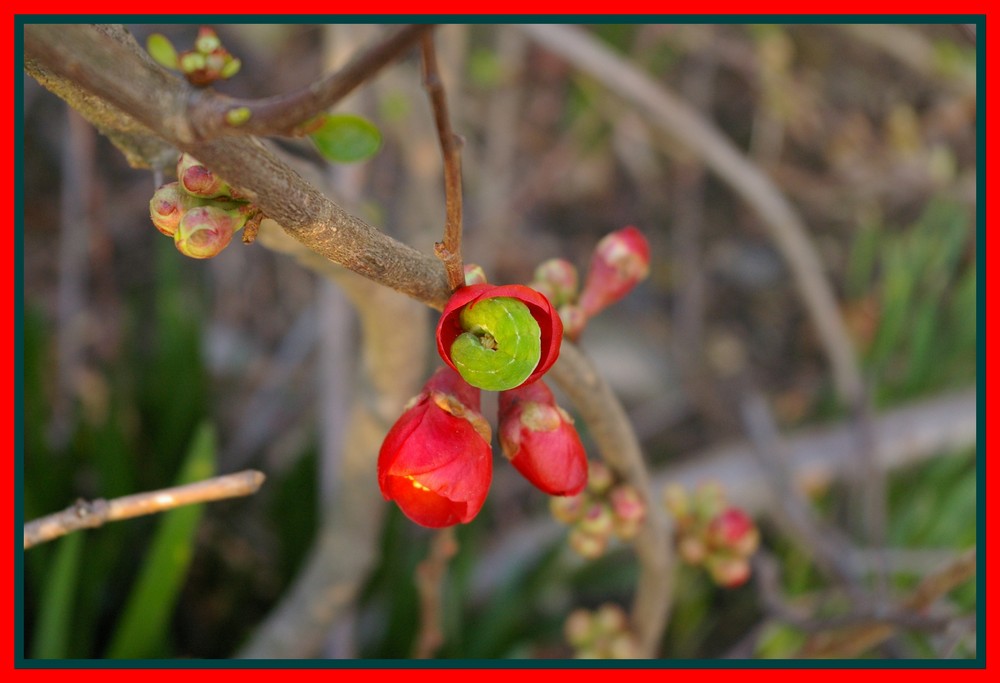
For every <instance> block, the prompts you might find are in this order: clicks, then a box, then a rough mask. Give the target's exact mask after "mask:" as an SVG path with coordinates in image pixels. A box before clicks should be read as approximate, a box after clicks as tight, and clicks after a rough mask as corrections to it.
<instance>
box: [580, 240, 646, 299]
mask: <svg viewBox="0 0 1000 683" xmlns="http://www.w3.org/2000/svg"><path fill="white" fill-rule="evenodd" d="M648 275H649V242H647V241H646V238H645V237H644V236H643V234H642V233H641V232H639V230H638V228H635V227H634V226H631V225H629V226H627V227H624V228H622V229H621V230H616V231H615V232H612V233H610V234H609V235H606V236H605V237H604V238H603V239H602V240H601V241H600V242H598V243H597V248H596V249H595V250H594V255H593V256H592V257H591V260H590V270H589V271H588V272H587V281H586V283H585V284H584V286H583V293H582V294H581V295H580V306H581V307H582V308H583V310H584V312H585V313H586V314H587V316H588V317H592V316H594V315H595V314H597V313H598V312H599V311H601V310H603V309H604V308H606V307H607V306H609V305H611V304H613V303H615V302H616V301H618V300H619V299H621V298H622V297H624V296H625V295H626V294H628V293H629V291H631V289H632V288H633V287H635V285H636V284H638V283H639V282H641V281H642V280H644V279H645V278H646V276H648Z"/></svg>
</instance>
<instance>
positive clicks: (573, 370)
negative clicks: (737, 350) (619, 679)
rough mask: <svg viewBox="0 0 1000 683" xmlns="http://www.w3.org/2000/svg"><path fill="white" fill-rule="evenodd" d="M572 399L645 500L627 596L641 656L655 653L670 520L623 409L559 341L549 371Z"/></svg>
mask: <svg viewBox="0 0 1000 683" xmlns="http://www.w3.org/2000/svg"><path fill="white" fill-rule="evenodd" d="M550 372H551V374H552V378H553V380H554V381H555V382H556V383H557V384H558V385H559V386H560V387H561V388H562V390H563V391H564V392H565V393H566V395H567V396H568V397H569V399H570V401H572V403H573V405H574V406H575V407H576V409H577V411H578V412H579V413H580V416H581V417H582V418H583V421H584V422H585V423H586V424H587V430H588V431H589V433H590V435H591V437H592V438H593V439H594V441H595V442H596V443H597V447H598V448H599V449H600V451H601V456H602V457H603V459H604V461H605V462H607V464H608V465H609V466H610V467H611V468H612V469H613V470H615V471H616V472H617V473H618V474H619V475H621V476H622V478H623V479H624V480H625V481H626V482H628V483H629V484H631V485H632V486H634V487H635V489H636V490H637V491H638V492H639V494H640V495H641V496H642V498H643V500H644V501H645V503H646V518H645V520H644V521H643V524H642V528H641V529H640V531H639V534H638V536H636V538H635V540H634V541H633V543H634V545H635V551H636V556H637V557H638V560H639V567H640V572H639V582H638V585H637V586H636V591H635V596H634V597H633V600H632V619H631V621H632V623H633V624H634V627H635V631H636V636H637V637H638V639H639V652H640V655H641V656H643V657H655V656H656V654H657V651H658V649H659V644H660V639H661V637H662V636H663V631H664V630H665V629H666V626H667V621H668V619H669V615H670V607H671V601H672V599H673V584H674V576H673V575H674V555H673V552H672V550H671V545H670V538H671V533H672V532H671V524H670V520H669V519H668V518H667V516H666V514H665V513H664V511H663V510H662V508H661V506H660V505H659V500H658V498H657V497H656V496H655V495H654V494H653V488H652V481H651V479H650V476H649V471H648V469H647V467H646V463H645V461H644V460H643V456H642V448H641V447H640V445H639V441H638V439H637V438H636V435H635V432H634V431H633V429H632V426H631V424H630V423H629V421H628V416H627V415H626V414H625V410H624V408H622V405H621V403H620V402H619V401H618V398H617V397H616V396H615V394H614V392H612V391H611V388H610V387H609V386H608V385H607V383H606V382H605V381H604V380H603V379H602V378H601V376H600V375H599V374H598V372H597V370H596V369H595V368H594V366H593V364H592V363H591V362H590V360H589V359H588V358H587V357H586V356H585V355H584V354H583V353H581V351H580V350H579V349H578V348H577V347H576V346H575V345H573V344H572V343H571V342H569V341H567V340H564V341H563V344H562V350H561V351H560V353H559V360H557V361H556V364H555V365H554V366H552V370H551V371H550Z"/></svg>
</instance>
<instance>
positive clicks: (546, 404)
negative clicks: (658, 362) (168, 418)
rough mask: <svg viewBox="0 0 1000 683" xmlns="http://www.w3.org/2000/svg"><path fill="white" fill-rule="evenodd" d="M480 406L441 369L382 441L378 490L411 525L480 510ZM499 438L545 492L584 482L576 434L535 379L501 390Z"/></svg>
mask: <svg viewBox="0 0 1000 683" xmlns="http://www.w3.org/2000/svg"><path fill="white" fill-rule="evenodd" d="M479 405H480V390H479V389H476V388H475V387H472V386H470V385H469V384H467V383H466V382H465V380H463V379H462V378H461V376H460V375H459V374H458V373H457V372H456V371H454V370H452V369H451V368H440V369H439V370H438V371H437V372H435V373H434V375H433V376H432V377H431V378H430V379H429V380H428V381H427V383H426V384H425V385H424V388H423V391H422V392H421V393H420V395H419V396H417V397H416V398H415V399H414V400H413V401H411V402H410V405H409V406H408V407H407V408H406V410H405V411H404V412H403V414H402V416H400V418H399V420H397V421H396V424H394V425H393V426H392V429H390V430H389V433H388V434H387V435H386V437H385V441H383V442H382V448H381V450H380V451H379V459H378V482H379V488H380V489H381V490H382V495H383V496H384V497H385V498H386V500H393V501H395V502H396V504H397V505H399V507H400V509H401V510H402V511H403V513H404V514H405V515H406V516H407V517H409V518H410V519H411V520H413V521H414V522H416V523H417V524H420V525H423V526H426V527H433V528H437V527H445V526H451V525H453V524H459V523H462V524H464V523H466V522H469V521H471V520H472V519H473V518H474V517H475V516H476V514H478V512H479V510H480V508H482V506H483V502H484V501H485V500H486V494H487V492H488V491H489V487H490V482H491V480H492V477H493V469H492V459H491V456H492V450H491V447H490V438H491V432H490V426H489V424H488V423H487V422H486V420H485V418H483V416H482V415H481V414H480V413H479ZM500 442H501V444H502V447H503V451H504V454H505V455H506V456H507V457H508V458H509V459H510V460H511V462H512V463H513V464H514V466H515V467H516V468H517V469H518V471H519V472H521V474H522V475H524V477H525V478H526V479H527V480H528V481H530V482H531V483H532V484H534V485H535V486H536V487H538V488H539V489H540V490H542V491H544V492H545V493H548V494H550V495H571V494H573V493H578V492H579V491H580V490H581V489H582V488H583V486H584V484H586V481H587V457H586V453H585V452H584V449H583V444H582V443H581V442H580V437H579V435H577V433H576V429H575V428H574V427H573V421H572V419H570V417H569V416H568V415H567V414H566V413H565V411H563V410H562V409H561V408H559V407H558V406H556V404H555V400H554V398H553V396H552V392H551V391H550V390H549V389H548V387H546V386H545V385H544V383H542V382H535V383H534V384H530V385H523V386H521V387H518V388H517V389H514V390H511V391H505V392H501V394H500Z"/></svg>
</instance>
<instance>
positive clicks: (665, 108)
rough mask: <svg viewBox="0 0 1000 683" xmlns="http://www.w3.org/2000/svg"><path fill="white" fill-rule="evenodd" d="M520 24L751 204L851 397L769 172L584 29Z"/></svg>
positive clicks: (840, 350)
mask: <svg viewBox="0 0 1000 683" xmlns="http://www.w3.org/2000/svg"><path fill="white" fill-rule="evenodd" d="M520 28H521V29H522V30H524V31H526V32H527V33H528V34H529V35H530V36H532V38H534V39H535V40H536V41H537V42H539V43H540V44H541V45H542V46H543V47H545V48H546V49H548V50H551V51H553V52H555V53H557V54H559V55H560V56H562V57H563V58H564V59H566V60H568V61H569V62H571V63H572V64H573V65H574V66H576V67H577V68H579V69H582V70H584V71H586V72H587V73H589V74H590V75H591V76H593V77H594V78H597V79H598V80H599V81H600V82H601V83H602V84H603V85H604V86H605V87H606V88H608V89H609V90H611V91H612V92H614V93H616V94H617V95H618V96H620V97H622V98H624V99H626V100H628V101H629V102H630V103H632V104H633V105H635V106H636V107H637V108H638V109H639V110H640V111H642V112H643V113H644V114H645V115H646V116H648V117H649V120H650V121H651V122H652V123H653V124H655V125H656V126H658V127H659V128H660V129H661V130H663V131H664V132H666V133H667V134H669V135H670V136H672V137H674V138H676V139H677V140H678V141H680V142H681V143H682V144H684V145H685V146H686V147H688V148H689V149H691V150H692V151H693V152H695V153H696V154H697V155H698V156H700V157H702V158H703V159H704V160H705V163H707V164H708V166H709V167H710V168H711V169H712V170H713V171H714V172H715V173H716V174H717V175H718V176H719V177H720V178H722V179H723V180H724V181H726V182H727V183H728V184H729V185H730V186H731V187H732V188H733V189H734V190H735V191H736V192H737V193H738V194H739V195H740V196H742V197H743V199H744V201H746V202H747V203H748V204H749V205H750V206H751V207H753V208H754V209H755V210H756V212H757V214H758V215H759V216H760V218H761V220H762V222H763V224H764V227H765V228H766V229H767V230H768V231H769V233H770V235H771V238H772V239H773V240H774V241H775V244H776V245H777V247H778V249H779V250H780V251H781V253H782V255H783V256H784V258H785V261H786V262H787V263H788V266H789V268H790V269H791V271H792V273H793V274H794V277H795V284H796V287H797V288H798V291H799V295H800V296H801V297H802V300H803V302H804V304H805V306H806V309H807V310H808V312H809V314H810V316H811V317H812V321H813V324H815V326H816V328H817V331H818V333H819V334H818V336H819V339H820V340H821V342H822V344H823V347H824V350H825V351H826V354H827V356H828V358H829V361H830V365H831V367H832V370H833V379H834V383H835V384H836V387H837V391H838V393H839V394H840V396H841V398H842V399H843V400H844V402H845V403H846V404H847V405H854V404H855V401H856V400H857V398H858V397H859V396H861V392H862V388H863V386H862V379H861V372H860V370H859V368H858V363H857V359H856V357H855V353H854V347H853V345H852V343H851V338H850V335H849V334H848V332H847V328H846V327H845V325H844V321H843V319H842V318H841V316H840V312H839V310H838V308H837V301H836V299H835V297H834V295H833V292H832V290H831V288H830V285H829V283H828V282H827V281H826V279H825V278H824V276H823V272H824V269H823V264H822V261H821V260H820V258H819V255H818V254H817V253H816V249H815V247H814V246H813V244H812V243H811V242H810V240H809V237H808V235H807V231H806V228H805V225H804V224H803V221H802V219H801V218H800V217H799V215H798V214H797V213H796V211H795V210H794V209H793V208H792V206H791V205H790V204H789V202H788V200H786V199H785V197H784V196H783V195H782V194H781V192H780V191H779V190H778V189H777V188H776V187H775V186H774V184H773V183H772V182H771V181H770V180H769V179H768V178H767V176H765V175H764V174H763V173H762V172H761V171H760V169H758V168H757V167H756V166H755V165H754V164H752V163H751V162H750V161H748V160H747V158H746V157H745V156H744V155H743V154H742V153H740V151H739V150H738V149H737V148H736V147H735V146H734V145H733V143H732V142H730V141H729V140H728V139H727V138H726V137H725V136H724V135H723V134H722V133H720V132H719V131H718V130H717V129H716V128H715V127H714V126H712V125H711V124H710V123H709V122H707V121H705V119H704V118H703V117H701V116H699V115H698V113H697V112H696V111H694V110H693V109H692V108H691V107H690V106H689V105H687V104H686V103H684V102H683V101H681V100H680V99H679V98H677V97H676V96H675V95H674V94H673V93H671V92H670V91H668V90H667V89H666V88H665V87H664V86H663V85H662V84H660V83H658V82H656V81H654V80H653V79H652V78H650V77H649V76H647V75H646V74H645V73H643V72H641V71H639V70H638V69H637V68H636V67H635V66H634V65H633V64H631V63H630V62H628V61H626V60H625V59H623V58H621V57H619V56H617V55H616V54H614V53H613V52H611V51H610V50H609V49H608V48H606V47H605V46H603V45H602V44H601V43H600V42H598V41H597V40H596V39H594V38H592V37H591V36H589V35H588V34H586V33H585V32H583V31H582V30H579V29H575V28H570V27H567V26H560V25H549V24H544V25H543V24H526V25H522V26H520Z"/></svg>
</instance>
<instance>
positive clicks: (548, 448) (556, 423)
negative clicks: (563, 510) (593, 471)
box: [499, 381, 587, 496]
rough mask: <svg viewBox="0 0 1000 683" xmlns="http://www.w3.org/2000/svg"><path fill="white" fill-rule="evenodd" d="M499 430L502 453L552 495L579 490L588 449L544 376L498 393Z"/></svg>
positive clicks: (565, 494)
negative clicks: (542, 378) (530, 382)
mask: <svg viewBox="0 0 1000 683" xmlns="http://www.w3.org/2000/svg"><path fill="white" fill-rule="evenodd" d="M499 429H500V445H501V446H502V447H503V452H504V455H506V456H507V458H508V459H509V460H510V462H511V464H512V465H514V467H516V468H517V471H518V472H520V473H521V474H522V475H524V477H525V478H526V479H527V480H528V481H530V482H531V483H532V484H534V485H535V486H536V487H538V488H539V489H541V490H542V491H544V492H545V493H548V494H550V495H553V496H572V495H576V494H577V493H580V492H581V491H582V490H583V487H584V486H585V485H586V483H587V454H586V452H585V451H584V449H583V444H582V443H581V442H580V436H579V435H578V434H577V433H576V428H575V427H574V426H573V419H572V418H571V417H570V416H569V415H567V414H566V411H564V410H563V409H561V408H560V407H559V406H557V405H556V401H555V397H554V396H553V395H552V392H551V391H550V390H549V388H548V387H547V386H546V385H545V382H544V381H538V382H535V383H534V384H525V385H522V386H520V387H518V388H516V389H511V390H510V391H504V392H502V393H501V394H500V427H499Z"/></svg>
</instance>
